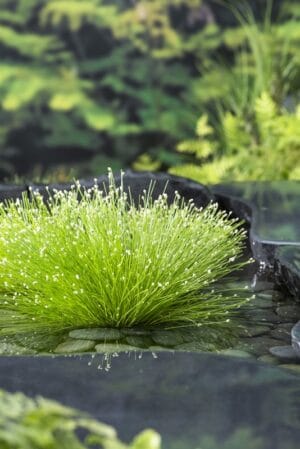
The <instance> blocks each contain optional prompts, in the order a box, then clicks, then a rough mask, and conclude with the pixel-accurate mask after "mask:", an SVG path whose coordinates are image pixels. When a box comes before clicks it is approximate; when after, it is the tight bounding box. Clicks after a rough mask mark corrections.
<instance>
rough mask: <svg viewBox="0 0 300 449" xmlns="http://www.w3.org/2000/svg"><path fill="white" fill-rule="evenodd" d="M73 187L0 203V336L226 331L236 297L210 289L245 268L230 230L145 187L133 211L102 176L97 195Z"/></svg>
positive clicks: (219, 215) (120, 190)
mask: <svg viewBox="0 0 300 449" xmlns="http://www.w3.org/2000/svg"><path fill="white" fill-rule="evenodd" d="M73 187H74V188H73V189H72V190H71V191H69V192H67V191H64V192H58V191H57V192H55V193H54V194H53V195H52V196H50V199H49V201H47V203H46V202H45V201H44V199H43V198H42V196H41V195H40V194H39V193H37V192H33V199H32V200H29V199H28V198H26V197H25V196H24V197H23V199H22V200H17V201H15V202H12V201H11V202H8V203H6V204H1V205H0V228H1V235H0V329H1V332H2V334H6V335H9V334H14V333H18V332H31V331H38V332H49V333H51V332H56V331H61V330H68V329H74V328H80V327H101V326H103V327H117V328H122V327H133V326H137V325H138V326H144V327H153V326H157V325H160V326H170V327H173V326H177V325H185V326H186V325H190V324H207V325H219V326H227V325H228V321H229V320H230V316H231V315H232V314H233V313H234V311H235V310H236V309H237V308H239V307H240V306H241V304H242V303H243V301H245V299H243V298H242V297H241V296H240V295H233V294H232V293H231V294H230V295H228V294H226V292H222V291H220V290H219V289H217V288H216V287H215V283H216V281H217V280H220V278H222V277H224V276H225V275H227V274H228V273H230V272H231V271H232V270H236V269H237V268H240V267H241V266H243V264H244V263H245V262H241V261H240V260H239V256H240V255H241V254H242V252H243V247H244V239H245V231H244V230H243V229H242V228H241V223H240V222H238V221H237V220H236V219H233V218H231V217H230V216H228V215H227V213H226V212H224V211H221V210H219V209H218V207H217V205H216V204H210V205H209V206H208V207H207V208H205V209H198V208H197V207H195V205H194V203H193V201H192V200H190V201H189V202H185V201H184V200H183V199H182V198H180V196H179V195H178V194H176V197H175V200H174V201H173V202H172V204H170V205H168V198H167V195H166V194H165V193H163V194H162V195H160V196H159V198H158V199H156V200H153V199H152V193H153V186H152V187H151V186H150V187H149V189H148V191H144V192H143V194H142V195H141V197H140V200H139V204H136V203H134V201H133V199H132V198H131V195H130V193H129V194H128V192H127V193H126V191H125V188H124V187H123V176H122V177H121V185H120V187H117V186H116V184H115V180H114V177H113V175H112V173H111V172H110V173H109V187H108V188H107V191H106V190H105V188H104V189H103V190H101V189H100V188H99V187H97V185H95V186H94V187H93V188H92V189H89V190H86V189H83V188H82V187H81V186H80V185H79V183H76V184H74V186H73ZM78 196H80V201H78Z"/></svg>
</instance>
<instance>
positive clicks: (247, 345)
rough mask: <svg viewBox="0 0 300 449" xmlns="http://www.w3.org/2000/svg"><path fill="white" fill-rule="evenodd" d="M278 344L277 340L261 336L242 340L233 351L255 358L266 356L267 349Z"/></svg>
mask: <svg viewBox="0 0 300 449" xmlns="http://www.w3.org/2000/svg"><path fill="white" fill-rule="evenodd" d="M276 344H278V340H275V339H272V338H270V337H268V336H267V335H266V336H262V337H256V338H244V339H243V341H242V342H241V343H240V344H238V345H237V346H236V347H235V348H234V349H240V350H242V351H247V352H250V353H251V354H254V355H256V356H261V355H265V354H268V352H269V348H271V347H272V346H274V345H276Z"/></svg>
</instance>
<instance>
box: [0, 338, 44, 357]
mask: <svg viewBox="0 0 300 449" xmlns="http://www.w3.org/2000/svg"><path fill="white" fill-rule="evenodd" d="M0 354H1V355H25V354H26V355H33V354H36V351H35V350H33V349H29V348H25V347H23V346H19V345H16V344H14V343H7V342H4V341H3V342H0Z"/></svg>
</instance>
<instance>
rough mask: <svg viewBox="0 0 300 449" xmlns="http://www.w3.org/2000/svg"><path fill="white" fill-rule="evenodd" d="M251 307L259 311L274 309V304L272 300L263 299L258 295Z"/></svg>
mask: <svg viewBox="0 0 300 449" xmlns="http://www.w3.org/2000/svg"><path fill="white" fill-rule="evenodd" d="M250 307H255V308H258V309H272V308H273V307H274V302H273V300H272V298H269V297H268V298H267V299H266V298H261V297H260V296H259V295H256V296H255V298H253V299H251V302H250Z"/></svg>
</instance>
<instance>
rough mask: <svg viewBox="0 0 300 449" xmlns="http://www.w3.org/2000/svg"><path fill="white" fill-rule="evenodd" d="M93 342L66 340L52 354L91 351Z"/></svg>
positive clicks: (93, 345)
mask: <svg viewBox="0 0 300 449" xmlns="http://www.w3.org/2000/svg"><path fill="white" fill-rule="evenodd" d="M95 344H96V343H95V342H94V341H93V340H75V339H74V340H67V341H65V342H63V343H61V344H60V345H58V346H57V347H56V348H55V349H54V352H55V353H56V354H71V353H80V352H86V351H91V350H92V349H94V347H95Z"/></svg>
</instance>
